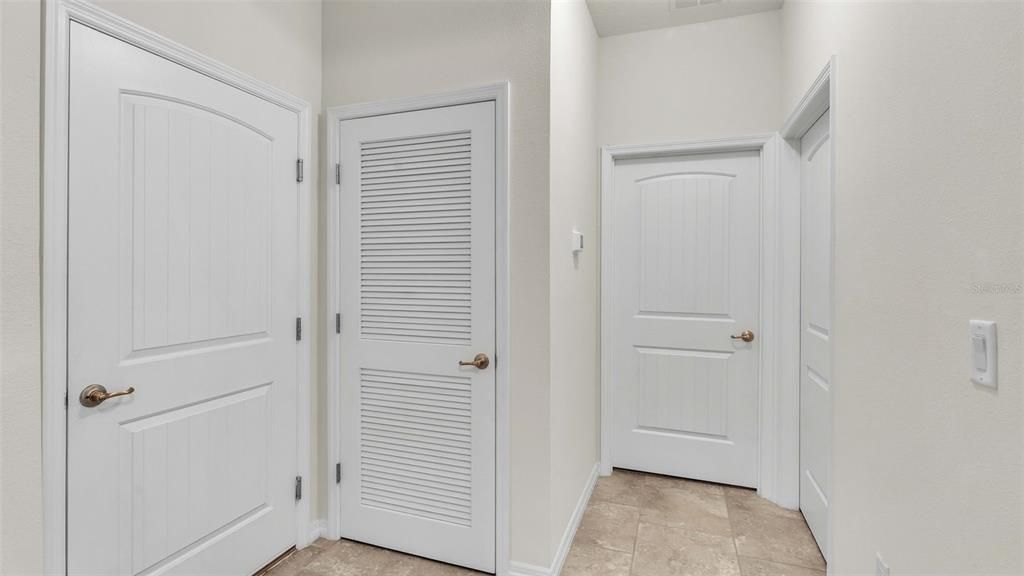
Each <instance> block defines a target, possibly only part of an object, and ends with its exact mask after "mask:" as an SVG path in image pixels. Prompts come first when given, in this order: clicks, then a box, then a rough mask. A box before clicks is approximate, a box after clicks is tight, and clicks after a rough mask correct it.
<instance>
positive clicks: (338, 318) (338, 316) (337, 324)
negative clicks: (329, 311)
mask: <svg viewBox="0 0 1024 576" xmlns="http://www.w3.org/2000/svg"><path fill="white" fill-rule="evenodd" d="M334 333H335V334H341V312H339V313H337V314H335V315H334Z"/></svg>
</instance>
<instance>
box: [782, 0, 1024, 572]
mask: <svg viewBox="0 0 1024 576" xmlns="http://www.w3.org/2000/svg"><path fill="white" fill-rule="evenodd" d="M1022 11H1024V5H1022V4H1021V3H1019V2H1012V3H1011V2H1000V3H996V2H949V3H922V2H918V3H863V4H854V3H842V4H840V3H833V4H825V3H807V2H800V1H787V2H786V4H785V6H784V7H783V10H782V22H783V26H782V32H783V38H784V49H783V53H784V61H785V66H784V84H783V94H784V95H785V96H784V100H783V108H782V110H781V113H780V119H781V117H782V116H783V115H784V114H788V113H789V111H790V110H791V109H792V107H793V105H794V104H795V103H796V102H797V101H798V100H799V98H800V97H801V96H802V95H803V93H804V92H805V91H806V90H807V88H808V87H809V86H810V83H811V82H812V80H813V79H814V77H815V76H816V75H817V73H818V71H819V70H820V69H821V68H822V66H824V64H825V63H826V62H827V60H828V58H829V56H830V55H831V54H836V55H837V58H838V64H837V68H838V71H837V84H838V90H837V94H836V101H837V104H836V110H835V111H834V114H835V123H836V134H835V146H836V154H837V166H836V204H835V218H836V236H835V275H836V287H835V290H836V292H835V294H836V303H835V318H834V330H835V346H836V349H835V350H836V352H835V358H834V364H833V378H834V390H835V422H834V426H835V432H834V453H833V467H834V474H833V506H834V527H835V532H834V535H833V566H832V568H833V570H834V572H835V573H836V574H873V573H874V562H875V553H876V552H880V553H881V555H882V557H883V558H884V559H885V561H886V562H887V563H888V564H889V566H890V568H891V570H892V573H893V574H1021V573H1024V559H1022V554H1024V546H1022V540H1021V538H1022V528H1024V526H1022V512H1024V500H1022V489H1024V484H1022V480H1024V478H1022V474H1021V464H1022V461H1021V446H1022V427H1021V423H1022V418H1021V416H1022V399H1024V396H1022V392H1021V384H1022V366H1021V350H1022V349H1024V346H1022V345H1024V341H1022V332H1021V331H1022V326H1021V320H1022V314H1021V312H1022V295H1021V290H1020V286H1021V282H1022V280H1024V278H1022V276H1024V273H1022V260H1021V254H1022V248H1024V245H1022V232H1021V224H1022V218H1021V215H1022V198H1024V194H1022V190H1024V175H1022V157H1024V155H1022V154H1024V148H1022V146H1024V140H1022V138H1024V136H1022V135H1024V119H1022V115H1021V106H1022V100H1024V82H1022V74H1024V44H1022V31H1024V14H1022ZM971 318H979V319H987V320H995V321H997V322H998V323H999V328H998V330H999V350H1000V353H1001V354H1000V359H999V379H1000V382H999V389H998V390H997V391H992V390H988V389H984V388H978V387H975V386H973V385H972V384H971V383H970V381H969V372H968V354H967V350H968V340H967V323H968V320H969V319H971Z"/></svg>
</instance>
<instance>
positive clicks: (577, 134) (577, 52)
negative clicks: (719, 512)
mask: <svg viewBox="0 0 1024 576" xmlns="http://www.w3.org/2000/svg"><path fill="white" fill-rule="evenodd" d="M597 51H598V38H597V33H596V32H595V30H594V25H593V22H591V20H590V11H589V10H587V6H586V3H585V2H584V1H583V0H556V1H555V2H553V3H552V5H551V214H550V221H551V231H550V232H551V246H550V254H551V256H550V258H551V358H552V361H551V396H550V398H551V508H550V509H551V514H550V522H551V529H550V533H549V539H550V542H551V554H553V553H554V551H555V550H556V549H557V547H558V545H559V542H560V540H561V538H562V535H563V533H564V532H565V529H566V527H567V526H568V525H569V522H570V520H571V519H572V513H573V510H574V508H575V506H576V503H577V501H578V500H579V498H580V495H581V492H582V491H583V490H584V488H585V487H586V483H587V481H588V479H589V477H590V474H591V472H592V471H593V469H594V466H595V464H596V463H597V460H598V429H599V425H598V414H599V410H600V405H599V400H600V394H599V388H598V386H599V383H598V364H599V362H598V334H599V322H598V313H599V305H598V255H599V252H598V241H597V213H598V195H597V194H598V183H597V177H598V166H597V161H598V148H597V135H596V121H597ZM573 228H576V229H578V230H579V231H580V232H583V235H584V247H585V249H584V251H583V252H582V253H581V254H579V255H578V256H576V257H574V256H573V254H572V252H571V250H570V248H571V244H572V230H573Z"/></svg>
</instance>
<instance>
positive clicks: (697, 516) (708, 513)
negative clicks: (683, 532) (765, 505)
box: [640, 480, 731, 536]
mask: <svg viewBox="0 0 1024 576" xmlns="http://www.w3.org/2000/svg"><path fill="white" fill-rule="evenodd" d="M640 521H641V522H648V523H653V524H661V525H663V526H670V527H673V528H687V529H691V530H699V531H701V532H707V533H708V534H717V535H720V536H728V535H730V533H731V532H730V528H729V512H728V508H727V507H726V503H725V496H724V494H723V493H722V489H721V487H720V486H718V485H715V484H704V483H701V482H668V481H664V480H657V481H655V482H651V483H648V484H647V485H645V486H644V488H643V496H642V499H641V503H640Z"/></svg>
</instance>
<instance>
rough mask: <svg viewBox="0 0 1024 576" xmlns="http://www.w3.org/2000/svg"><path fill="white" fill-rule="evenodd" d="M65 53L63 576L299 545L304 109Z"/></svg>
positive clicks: (256, 564) (258, 558) (169, 568)
mask: <svg viewBox="0 0 1024 576" xmlns="http://www.w3.org/2000/svg"><path fill="white" fill-rule="evenodd" d="M70 50H71V71H70V84H71V92H70V110H69V112H70V126H71V128H70V150H69V154H70V166H69V170H70V173H69V178H68V203H69V223H68V259H69V262H68V356H69V359H68V387H69V388H68V440H67V442H68V483H67V486H68V496H67V506H68V533H67V542H68V570H69V574H89V575H106V574H109V575H113V574H118V575H129V574H131V575H134V574H147V575H150V574H191V575H194V574H204V575H207V574H209V575H220V574H223V575H232V576H238V575H244V574H252V573H253V572H255V571H256V570H258V569H259V568H260V567H262V566H263V565H264V564H266V563H267V562H268V561H270V560H271V559H273V558H274V557H275V556H277V555H278V554H280V553H282V552H283V551H285V550H286V549H288V548H289V547H290V546H292V545H294V544H295V496H294V482H295V476H296V467H297V464H296V458H295V448H296V403H295V393H296V370H297V348H296V342H295V317H296V310H297V307H298V299H297V294H298V292H297V279H298V274H297V272H298V270H297V267H296V262H297V261H298V243H297V239H298V236H297V234H298V228H297V215H298V210H297V199H298V190H297V185H296V182H295V160H296V157H297V150H298V118H297V116H296V114H294V113H292V112H288V111H287V110H284V109H282V108H279V107H277V106H275V105H272V104H270V103H268V102H266V101H264V100H261V99H259V98H257V97H255V96H252V95H250V94H248V93H245V92H242V91H240V90H238V89H235V88H232V87H229V86H227V85H225V84H223V83H220V82H218V81H215V80H213V79H211V78H209V77H207V76H204V75H202V74H199V73H197V72H194V71H192V70H190V69H188V68H185V67H183V66H180V65H177V64H174V63H172V62H169V61H167V60H164V59H162V58H160V57H158V56H155V55H153V54H151V53H149V52H146V51H144V50H141V49H139V48H136V47H134V46H132V45H129V44H127V43H124V42H122V41H119V40H116V39H114V38H111V37H109V36H107V35H105V34H103V33H101V32H97V31H95V30H93V29H91V28H88V27H85V26H82V25H79V24H77V23H73V24H72V25H71V47H70ZM91 384H99V385H103V386H104V387H106V389H107V390H108V391H109V392H117V391H124V390H128V389H132V388H133V389H134V393H133V394H130V395H126V396H122V397H118V398H112V399H108V400H106V401H105V402H103V403H101V404H99V405H98V406H94V407H87V406H85V405H83V403H82V402H80V399H79V396H80V392H81V391H82V390H83V389H84V388H86V387H87V386H89V385H91Z"/></svg>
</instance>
